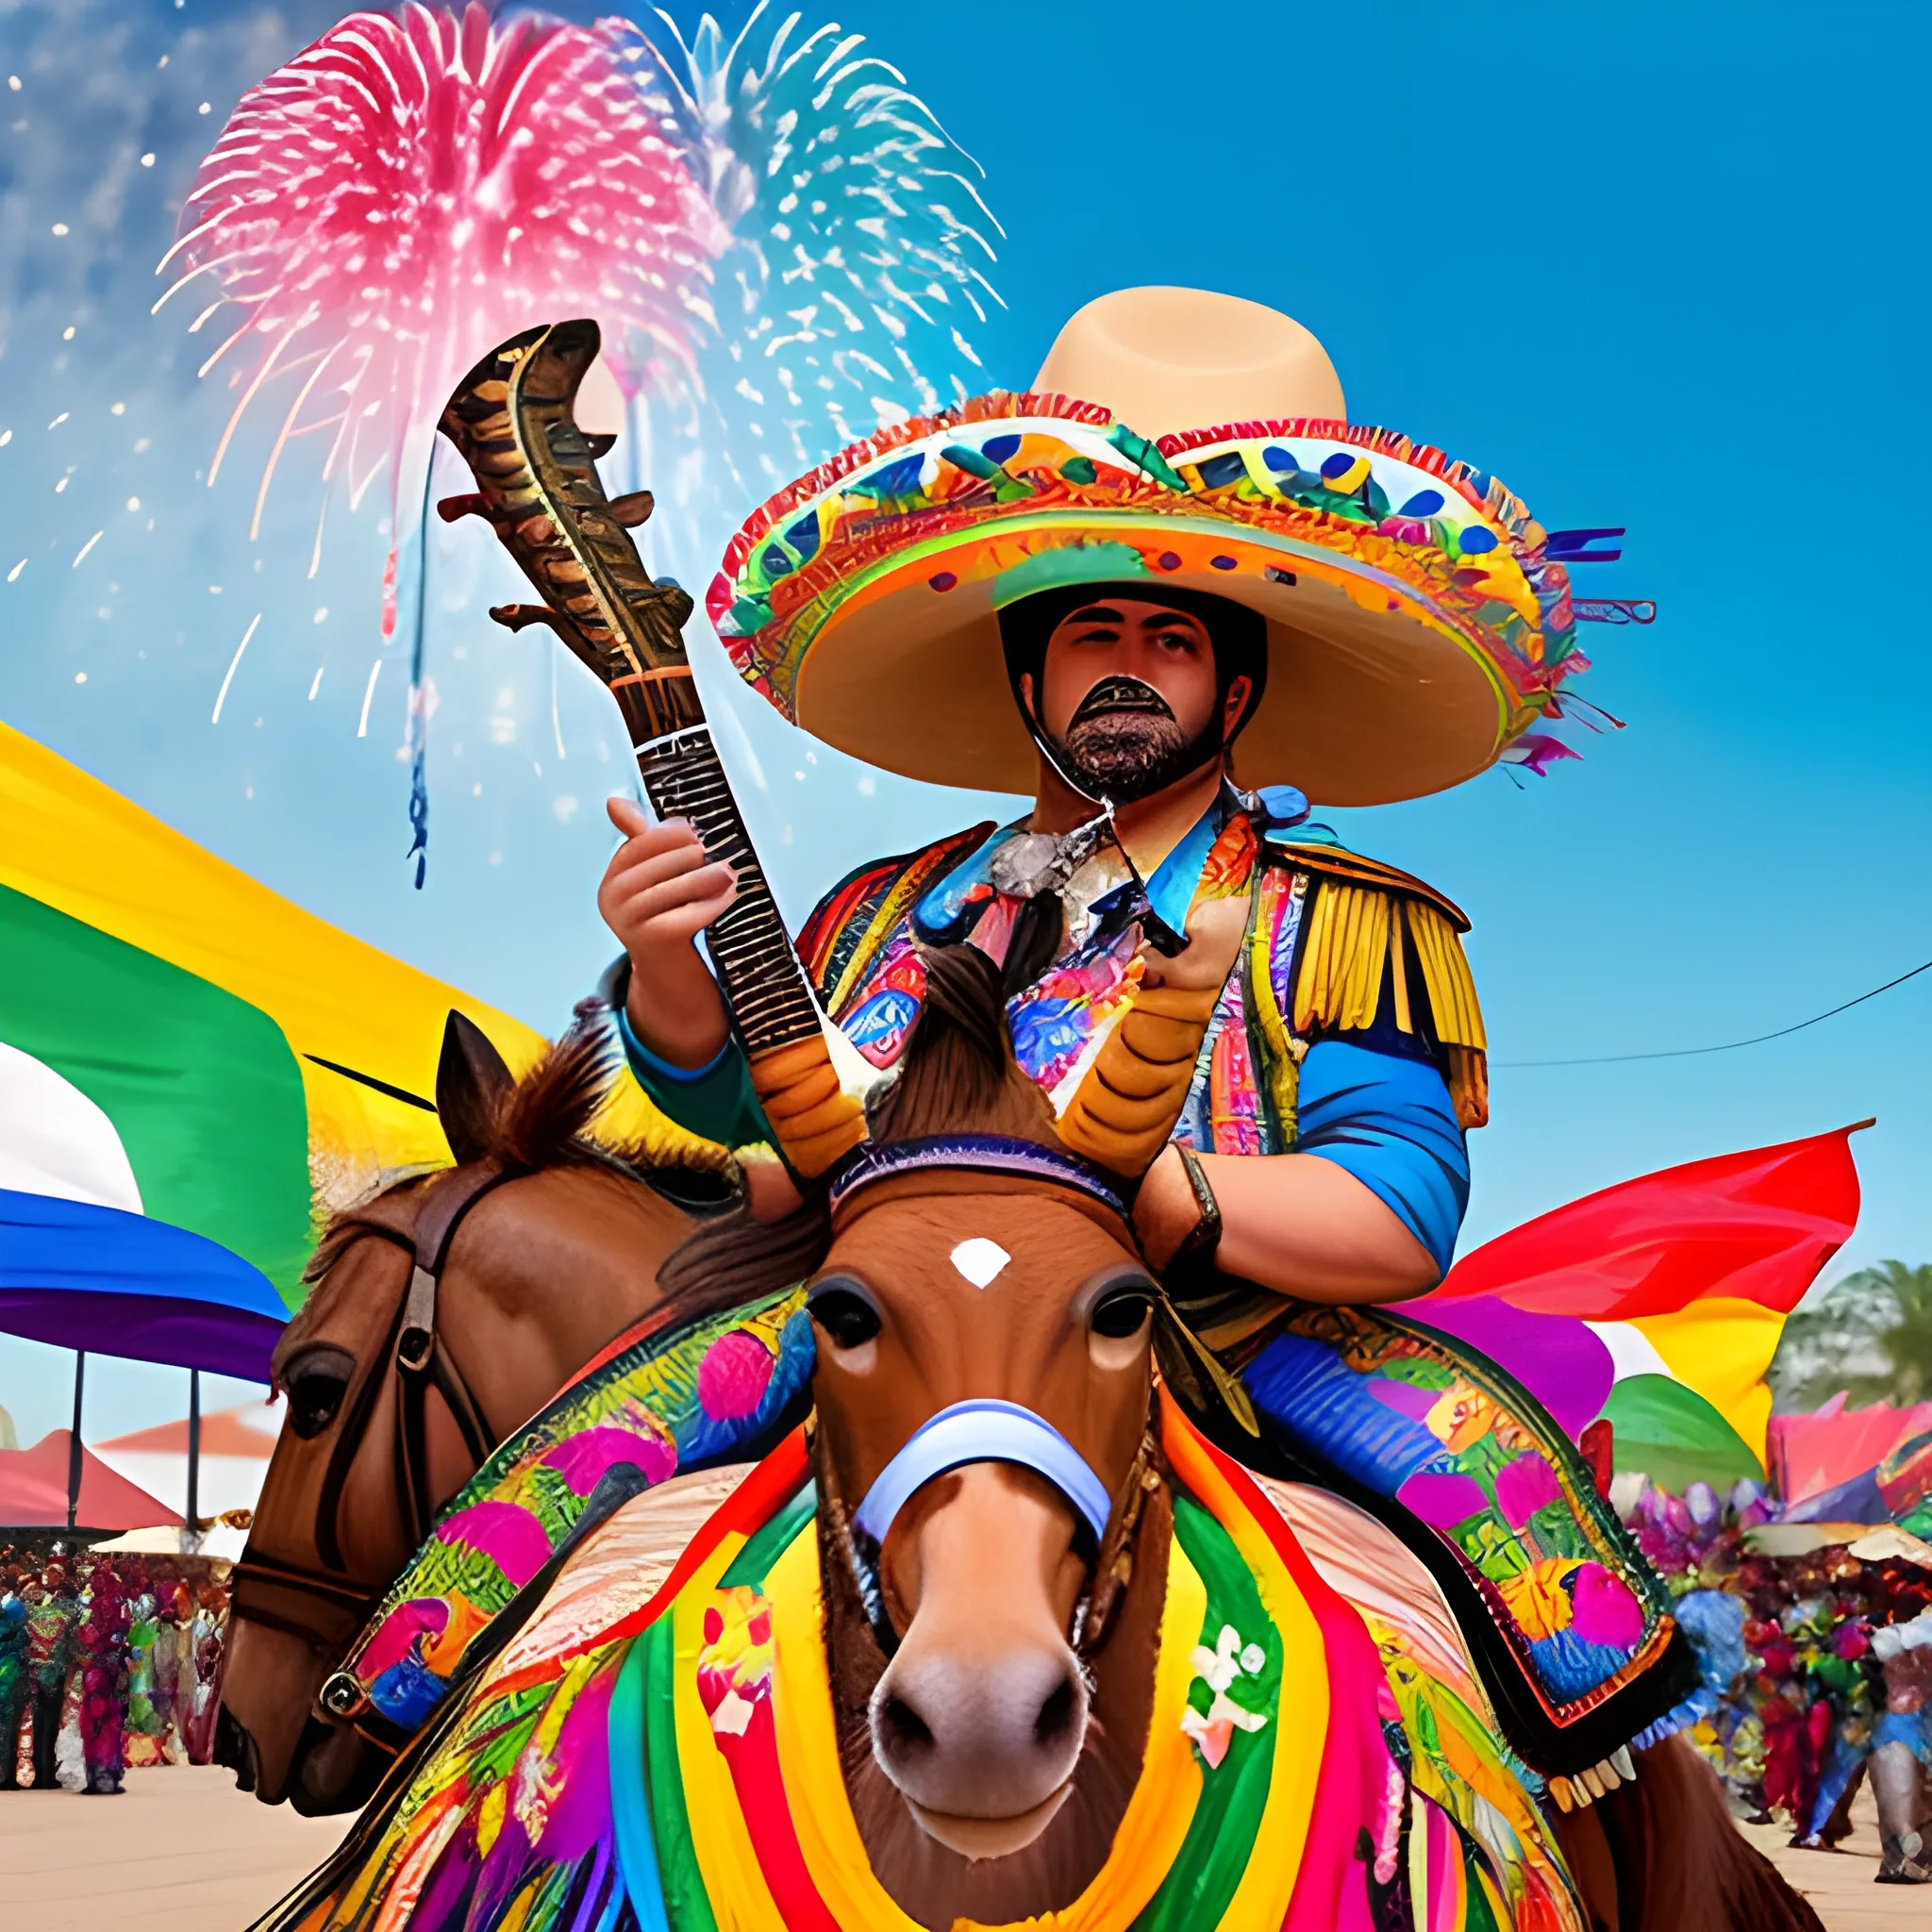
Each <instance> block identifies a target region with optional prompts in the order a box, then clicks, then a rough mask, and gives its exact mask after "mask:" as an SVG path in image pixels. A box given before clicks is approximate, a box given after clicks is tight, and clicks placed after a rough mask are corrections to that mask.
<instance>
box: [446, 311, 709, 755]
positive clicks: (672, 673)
mask: <svg viewBox="0 0 1932 1932" xmlns="http://www.w3.org/2000/svg"><path fill="white" fill-rule="evenodd" d="M600 341H601V337H600V334H599V331H598V328H597V325H596V324H595V323H594V322H591V321H575V322H558V323H552V324H549V325H546V326H543V327H540V328H532V329H525V331H524V332H523V333H522V334H521V335H515V336H512V337H511V338H510V339H509V341H507V342H504V343H503V344H501V346H499V347H498V348H496V349H493V350H492V351H491V353H490V354H489V355H488V356H486V357H484V358H483V359H482V360H481V361H480V362H478V363H477V364H476V366H475V368H474V369H473V370H471V371H470V373H469V375H466V376H465V377H464V378H463V380H462V381H461V382H460V383H459V384H458V386H457V389H456V391H455V392H454V394H452V395H451V397H450V399H449V402H448V404H447V405H446V406H445V408H444V409H443V412H442V421H441V428H442V432H443V434H444V435H445V436H447V437H448V438H449V440H450V441H452V442H453V443H454V444H455V445H456V446H457V448H458V450H459V451H460V452H461V454H462V457H463V460H464V461H465V462H467V463H468V464H469V466H470V470H471V473H472V475H474V476H475V479H476V489H475V491H474V492H473V493H471V494H469V495H464V496H455V497H448V498H445V499H444V500H443V501H442V502H441V504H439V505H438V509H439V511H440V513H441V515H442V517H443V518H444V520H445V521H448V522H454V521H455V520H456V519H457V518H458V517H462V516H480V517H482V518H484V519H485V521H487V522H488V523H489V525H490V526H491V528H492V529H493V530H494V531H495V532H496V536H497V540H498V541H500V542H501V543H502V544H503V546H504V548H505V549H507V550H508V552H509V553H510V555H511V556H512V557H513V558H516V560H517V564H518V566H519V568H520V569H521V570H522V571H523V573H524V575H525V576H526V577H528V578H529V580H530V582H531V584H532V585H533V586H534V587H535V588H536V590H537V591H538V593H539V595H540V596H541V598H542V599H543V601H542V603H541V604H539V605H530V604H506V605H499V606H497V607H495V608H492V609H491V613H490V614H491V617H493V618H494V619H495V620H496V621H497V622H498V623H499V624H502V625H507V626H508V628H510V629H511V630H521V629H523V628H524V627H525V625H532V624H541V625H546V626H547V627H548V628H550V629H551V630H554V631H555V632H556V633H557V635H558V637H559V638H561V639H562V640H563V641H564V643H565V644H567V645H568V646H569V647H570V649H571V651H572V652H573V653H574V654H575V656H576V657H577V658H580V659H581V660H582V661H583V662H584V663H585V664H587V665H588V666H589V667H590V668H591V671H592V672H593V673H594V674H595V675H596V676H597V677H598V678H599V679H600V680H601V681H602V682H603V683H604V684H606V685H607V686H608V687H609V688H610V689H611V690H612V691H615V692H617V694H618V696H619V698H620V700H621V701H623V702H624V704H625V711H626V713H627V714H631V715H633V718H634V722H636V723H637V724H640V725H641V727H642V728H645V729H649V730H652V731H658V730H665V729H675V728H677V727H678V726H679V725H681V724H691V723H694V722H696V720H697V719H698V718H699V717H701V716H702V713H701V712H700V711H699V710H698V708H697V701H696V692H695V688H694V687H693V686H692V684H691V668H690V662H689V660H688V658H686V656H685V649H684V639H683V637H682V635H681V633H682V631H683V628H684V625H685V624H686V622H687V620H688V619H689V618H690V616H691V598H690V596H689V595H687V593H686V592H685V591H683V590H682V589H681V588H680V587H679V586H678V585H676V584H675V583H669V582H666V583H662V584H659V583H657V582H654V581H653V580H652V578H651V576H650V575H649V573H648V572H646V571H645V569H644V566H643V561H642V559H641V558H640V557H639V555H638V550H637V545H636V544H635V543H634V542H632V541H631V537H630V532H631V531H632V530H633V529H634V528H636V527H637V526H638V525H641V524H642V523H643V522H644V521H645V520H646V519H647V518H648V517H649V516H650V514H651V511H652V508H653V504H652V498H651V493H650V491H647V490H639V491H631V492H630V493H629V494H627V495H624V496H620V497H618V498H617V499H616V500H615V501H614V502H613V501H612V500H611V499H610V498H608V497H607V496H606V495H605V493H604V484H603V481H602V479H601V478H600V477H599V476H598V475H597V467H596V461H595V458H597V457H598V456H601V455H603V454H604V453H605V452H606V451H608V449H609V447H610V445H611V441H613V439H610V438H608V437H603V436H597V437H592V436H587V435H586V434H585V432H584V431H583V429H582V428H581V427H579V425H578V424H577V421H576V414H575V408H576V395H577V390H578V387H579V386H580V385H581V383H582V382H583V379H584V376H585V375H586V373H587V372H588V371H589V369H590V367H591V363H592V362H594V361H595V360H596V358H597V350H598V346H599V343H600Z"/></svg>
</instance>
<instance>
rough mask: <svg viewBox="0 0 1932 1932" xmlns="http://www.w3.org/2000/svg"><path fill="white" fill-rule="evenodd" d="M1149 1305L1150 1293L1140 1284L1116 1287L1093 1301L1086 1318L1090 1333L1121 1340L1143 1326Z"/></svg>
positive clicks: (1150, 1307)
mask: <svg viewBox="0 0 1932 1932" xmlns="http://www.w3.org/2000/svg"><path fill="white" fill-rule="evenodd" d="M1153 1309H1154V1299H1153V1296H1152V1295H1150V1294H1149V1293H1148V1291H1147V1290H1145V1289H1144V1288H1140V1287H1134V1288H1117V1289H1115V1290H1113V1291H1111V1292H1110V1293H1108V1294H1104V1295H1102V1296H1101V1298H1100V1299H1099V1300H1098V1301H1097V1302H1095V1303H1094V1305H1093V1312H1092V1313H1091V1315H1090V1316H1089V1317H1088V1318H1087V1319H1088V1323H1089V1324H1090V1325H1091V1328H1092V1330H1093V1332H1094V1334H1096V1335H1098V1336H1102V1337H1104V1338H1105V1339H1106V1340H1107V1341H1127V1340H1128V1339H1129V1338H1130V1337H1132V1336H1135V1335H1138V1334H1140V1332H1141V1329H1142V1328H1144V1327H1145V1326H1146V1324H1147V1317H1148V1316H1149V1315H1150V1314H1151V1313H1152V1312H1153Z"/></svg>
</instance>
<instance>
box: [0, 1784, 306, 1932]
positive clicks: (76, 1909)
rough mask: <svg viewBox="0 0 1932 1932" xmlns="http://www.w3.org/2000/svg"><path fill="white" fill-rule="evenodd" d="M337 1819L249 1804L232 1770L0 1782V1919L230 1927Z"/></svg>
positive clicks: (275, 1890)
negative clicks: (47, 1783) (71, 1788)
mask: <svg viewBox="0 0 1932 1932" xmlns="http://www.w3.org/2000/svg"><path fill="white" fill-rule="evenodd" d="M344 1822H345V1821H343V1820H341V1819H339V1818H334V1819H332V1818H297V1817H296V1816H295V1814H294V1813H293V1812H292V1811H291V1810H290V1809H289V1807H287V1806H286V1805H275V1806H268V1805H258V1804H257V1803H256V1801H255V1800H254V1799H253V1798H252V1797H249V1796H248V1795H246V1794H245V1793H243V1792H241V1791H238V1790H236V1789H235V1777H234V1774H233V1773H232V1772H227V1771H217V1770H215V1769H213V1768H212V1767H208V1766H202V1765H176V1766H170V1767H168V1768H166V1769H163V1770H156V1771H137V1772H132V1773H130V1774H128V1778H127V1789H126V1790H125V1791H124V1792H123V1793H122V1794H121V1795H120V1796H119V1797H118V1798H77V1797H75V1796H73V1795H72V1794H71V1793H69V1792H66V1791H0V1893H4V1896H5V1898H6V1906H5V1908H4V1910H0V1924H6V1925H8V1926H9V1927H11V1926H15V1925H18V1926H20V1927H22V1928H23V1932H25V1928H27V1927H32V1928H34V1932H101V1928H104V1927H108V1928H111V1927H114V1926H116V1925H121V1924H125V1925H126V1926H128V1927H129V1928H135V1927H138V1928H139V1932H240V1928H241V1927H242V1926H244V1925H246V1924H248V1923H249V1921H250V1920H252V1919H254V1918H255V1917H256V1916H257V1915H258V1913H260V1912H261V1911H263V1910H265V1909H266V1908H267V1907H269V1906H271V1905H273V1904H274V1903H275V1900H276V1899H277V1898H279V1897H280V1896H281V1895H282V1893H283V1892H284V1891H286V1890H288V1888H289V1887H290V1886H291V1885H292V1884H293V1883H294V1882H295V1880H296V1879H298V1878H299V1877H301V1876H302V1874H304V1873H305V1872H307V1871H308V1870H309V1868H310V1867H311V1866H313V1865H316V1864H319V1863H320V1862H321V1860H322V1859H323V1858H324V1857H326V1856H327V1854H328V1853H329V1852H330V1851H331V1850H332V1849H333V1848H334V1846H335V1843H336V1840H338V1839H339V1838H340V1837H341V1832H342V1825H343V1824H344Z"/></svg>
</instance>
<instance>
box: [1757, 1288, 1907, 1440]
mask: <svg viewBox="0 0 1932 1932" xmlns="http://www.w3.org/2000/svg"><path fill="white" fill-rule="evenodd" d="M1770 1380H1771V1386H1772V1391H1773V1394H1774V1406H1775V1407H1777V1409H1778V1410H1779V1411H1780V1412H1781V1413H1790V1412H1791V1411H1793V1410H1803V1409H1809V1408H1815V1407H1818V1405H1819V1404H1820V1403H1822V1402H1826V1401H1828V1400H1829V1399H1830V1398H1831V1397H1832V1396H1834V1395H1836V1394H1837V1393H1838V1392H1839V1391H1840V1390H1843V1391H1845V1395H1846V1399H1847V1400H1848V1401H1849V1402H1851V1403H1852V1404H1854V1405H1862V1404H1865V1403H1869V1402H1891V1403H1895V1404H1897V1405H1899V1406H1900V1407H1905V1406H1907V1405H1909V1404H1911V1403H1914V1402H1923V1401H1924V1400H1925V1399H1926V1398H1927V1396H1928V1395H1932V1264H1922V1265H1920V1266H1919V1267H1916V1268H1914V1267H1908V1266H1907V1264H1906V1263H1905V1262H1903V1261H1880V1262H1879V1263H1878V1264H1877V1266H1875V1267H1873V1268H1860V1269H1859V1270H1858V1271H1857V1273H1856V1274H1848V1275H1846V1276H1845V1278H1844V1279H1843V1280H1842V1281H1840V1282H1838V1283H1836V1284H1834V1285H1833V1287H1832V1288H1831V1289H1830V1290H1829V1291H1828V1292H1827V1293H1826V1294H1825V1295H1824V1297H1823V1298H1822V1299H1821V1300H1819V1301H1817V1302H1815V1303H1814V1304H1813V1305H1812V1306H1811V1307H1808V1308H1803V1309H1801V1310H1799V1312H1798V1313H1797V1314H1795V1315H1793V1316H1792V1317H1791V1318H1790V1320H1789V1321H1788V1322H1787V1323H1786V1324H1785V1328H1784V1336H1783V1339H1782V1340H1781V1341H1779V1343H1778V1349H1777V1354H1776V1356H1775V1357H1774V1359H1773V1361H1772V1364H1771V1375H1770Z"/></svg>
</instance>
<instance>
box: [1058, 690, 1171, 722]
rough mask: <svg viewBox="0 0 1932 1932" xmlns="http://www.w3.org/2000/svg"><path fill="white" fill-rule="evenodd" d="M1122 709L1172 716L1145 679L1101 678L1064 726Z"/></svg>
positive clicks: (1151, 714)
mask: <svg viewBox="0 0 1932 1932" xmlns="http://www.w3.org/2000/svg"><path fill="white" fill-rule="evenodd" d="M1122 711H1141V712H1145V713H1147V714H1149V715H1150V716H1153V717H1157V718H1167V719H1173V717H1174V708H1173V706H1171V705H1170V704H1169V703H1168V701H1167V700H1166V699H1165V698H1164V697H1162V696H1161V695H1160V693H1159V692H1158V691H1156V690H1155V689H1154V687H1153V686H1152V685H1151V684H1149V683H1148V682H1147V681H1146V680H1145V679H1144V678H1140V677H1103V678H1102V679H1101V680H1100V682H1099V683H1098V684H1096V685H1095V686H1094V687H1093V689H1092V690H1091V691H1089V692H1088V693H1087V695H1086V696H1085V697H1084V698H1082V699H1081V700H1080V703H1079V705H1078V707H1077V708H1075V710H1074V715H1073V717H1072V718H1071V719H1070V720H1069V721H1068V724H1067V728H1068V730H1070V731H1071V730H1072V729H1073V728H1074V725H1076V724H1085V723H1086V722H1087V721H1088V719H1090V718H1102V717H1108V716H1112V715H1116V714H1118V713H1119V712H1122Z"/></svg>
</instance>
